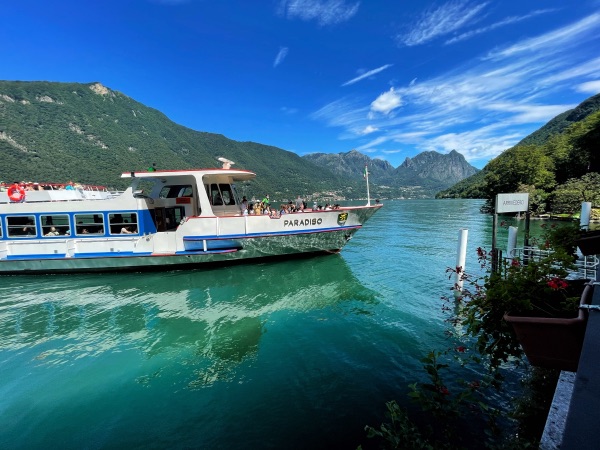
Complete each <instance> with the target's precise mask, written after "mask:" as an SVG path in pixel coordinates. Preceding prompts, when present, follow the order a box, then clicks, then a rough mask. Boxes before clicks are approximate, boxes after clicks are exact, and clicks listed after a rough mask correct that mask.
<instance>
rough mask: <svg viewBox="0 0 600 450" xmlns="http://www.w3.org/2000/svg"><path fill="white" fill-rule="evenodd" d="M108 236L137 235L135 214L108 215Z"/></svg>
mask: <svg viewBox="0 0 600 450" xmlns="http://www.w3.org/2000/svg"><path fill="white" fill-rule="evenodd" d="M108 221H109V222H110V234H138V232H139V231H138V220H137V213H110V214H109V215H108Z"/></svg>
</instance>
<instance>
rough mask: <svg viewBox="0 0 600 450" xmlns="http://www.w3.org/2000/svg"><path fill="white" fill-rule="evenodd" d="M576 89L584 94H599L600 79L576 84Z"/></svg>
mask: <svg viewBox="0 0 600 450" xmlns="http://www.w3.org/2000/svg"><path fill="white" fill-rule="evenodd" d="M575 90H576V91H577V92H582V93H584V94H592V95H595V94H598V93H600V80H594V81H586V82H585V83H581V84H580V85H579V86H576V87H575Z"/></svg>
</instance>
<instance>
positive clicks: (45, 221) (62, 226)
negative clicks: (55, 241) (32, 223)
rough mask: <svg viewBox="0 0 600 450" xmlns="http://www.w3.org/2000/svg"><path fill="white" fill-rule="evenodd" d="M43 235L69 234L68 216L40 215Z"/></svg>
mask: <svg viewBox="0 0 600 450" xmlns="http://www.w3.org/2000/svg"><path fill="white" fill-rule="evenodd" d="M40 223H41V225H42V235H43V236H64V235H69V234H70V226H69V216H67V215H66V214H57V215H52V216H40Z"/></svg>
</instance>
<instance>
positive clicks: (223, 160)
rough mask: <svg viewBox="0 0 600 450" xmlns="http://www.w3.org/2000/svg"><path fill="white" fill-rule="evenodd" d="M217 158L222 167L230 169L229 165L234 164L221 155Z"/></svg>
mask: <svg viewBox="0 0 600 450" xmlns="http://www.w3.org/2000/svg"><path fill="white" fill-rule="evenodd" d="M217 159H218V160H219V161H221V162H222V163H223V169H231V166H232V165H233V164H235V163H234V162H233V161H230V160H229V159H227V158H223V157H222V156H219V157H218V158H217Z"/></svg>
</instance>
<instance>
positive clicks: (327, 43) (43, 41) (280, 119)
mask: <svg viewBox="0 0 600 450" xmlns="http://www.w3.org/2000/svg"><path fill="white" fill-rule="evenodd" d="M0 42H1V43H2V45H1V46H0V78H1V79H4V80H44V81H60V82H81V83H89V82H94V81H97V82H100V83H102V84H103V85H105V86H107V87H109V88H111V89H114V90H117V91H120V92H122V93H124V94H126V95H128V96H129V97H132V98H134V99H135V100H138V101H140V102H141V103H144V104H145V105H147V106H150V107H152V108H156V109H158V110H160V111H162V112H163V113H165V114H166V115H167V116H168V117H169V118H170V119H171V120H173V121H174V122H177V123H179V124H181V125H184V126H187V127H189V128H192V129H194V130H198V131H208V132H214V133H221V134H223V135H225V136H227V137H229V138H231V139H235V140H239V141H254V142H260V143H263V144H268V145H274V146H277V147H280V148H282V149H284V150H289V151H293V152H295V153H297V154H299V155H305V154H308V153H314V152H326V153H340V152H347V151H350V150H352V149H356V150H358V151H360V152H362V153H365V154H367V155H369V156H370V157H372V158H383V159H386V160H388V161H389V162H390V163H391V164H392V165H393V166H394V167H396V166H398V165H399V164H401V163H402V162H403V161H404V159H405V158H406V157H413V156H415V155H416V154H418V153H420V152H422V151H428V150H435V151H438V152H440V153H448V152H449V151H451V150H453V149H455V150H457V151H458V152H460V153H462V154H463V155H464V156H465V157H466V158H467V160H468V161H469V162H470V163H471V164H473V165H475V166H476V167H479V168H481V167H483V166H484V165H485V163H487V161H489V160H490V159H491V158H493V157H495V156H496V155H498V154H499V153H500V152H502V151H503V150H505V149H506V148H509V147H511V146H512V145H514V144H516V143H517V142H518V141H519V140H521V139H522V138H523V137H525V136H527V135H528V134H529V133H531V132H532V131H535V130H536V129H538V128H539V127H540V126H542V125H543V124H545V123H546V122H547V121H548V120H550V119H551V118H553V117H554V116H556V115H557V114H559V113H561V112H563V111H565V110H567V109H570V108H573V107H574V106H576V105H577V104H578V103H580V102H581V101H583V100H585V99H586V98H588V97H590V96H592V95H594V94H597V93H599V92H600V0H580V1H577V2H566V1H558V0H545V1H535V0H534V1H522V0H520V1H513V0H503V1H499V0H496V1H493V0H490V1H471V0H450V1H436V2H432V1H427V0H423V1H408V0H406V1H402V0H219V1H214V0H213V1H209V0H103V1H93V0H89V1H81V0H78V1H74V0H55V1H47V0H19V1H10V2H5V4H3V6H2V9H1V10H0ZM224 156H226V155H224Z"/></svg>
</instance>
